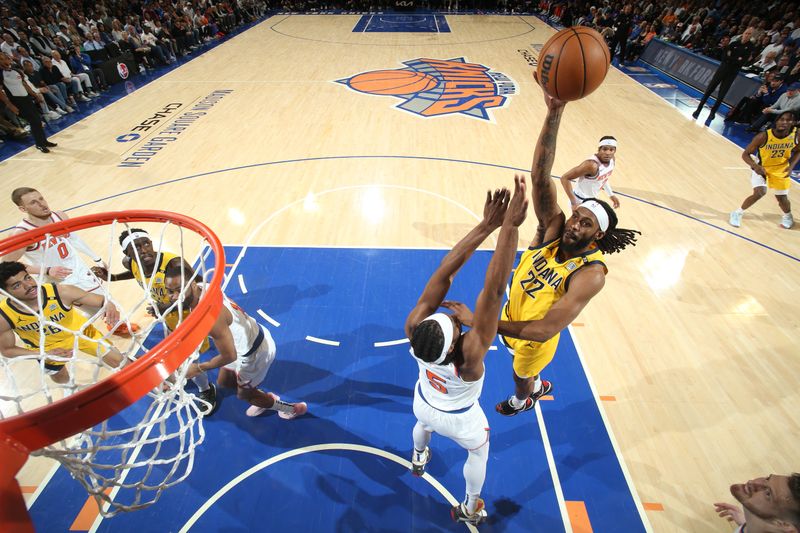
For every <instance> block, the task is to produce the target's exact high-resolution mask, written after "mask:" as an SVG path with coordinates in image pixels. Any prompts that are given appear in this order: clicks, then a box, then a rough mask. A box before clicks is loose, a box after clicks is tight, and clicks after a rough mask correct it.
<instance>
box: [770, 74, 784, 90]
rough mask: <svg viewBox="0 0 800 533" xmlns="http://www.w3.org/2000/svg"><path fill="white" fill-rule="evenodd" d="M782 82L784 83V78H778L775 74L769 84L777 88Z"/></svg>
mask: <svg viewBox="0 0 800 533" xmlns="http://www.w3.org/2000/svg"><path fill="white" fill-rule="evenodd" d="M781 83H783V80H782V79H780V78H776V77H774V76H773V78H772V79H771V80H769V85H770V87H772V88H773V89H777V88H778V87H780V86H781Z"/></svg>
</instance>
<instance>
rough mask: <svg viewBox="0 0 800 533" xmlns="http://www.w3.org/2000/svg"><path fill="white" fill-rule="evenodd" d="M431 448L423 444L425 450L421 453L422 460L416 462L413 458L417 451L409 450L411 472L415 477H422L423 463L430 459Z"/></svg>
mask: <svg viewBox="0 0 800 533" xmlns="http://www.w3.org/2000/svg"><path fill="white" fill-rule="evenodd" d="M432 455H433V454H432V453H431V449H430V448H428V447H427V446H425V452H423V454H422V460H421V461H419V462H417V461H415V460H414V457H416V456H417V452H416V451H413V452H411V473H412V474H414V475H415V476H417V477H422V475H423V474H425V465H426V464H428V463H429V462H430V461H431V456H432Z"/></svg>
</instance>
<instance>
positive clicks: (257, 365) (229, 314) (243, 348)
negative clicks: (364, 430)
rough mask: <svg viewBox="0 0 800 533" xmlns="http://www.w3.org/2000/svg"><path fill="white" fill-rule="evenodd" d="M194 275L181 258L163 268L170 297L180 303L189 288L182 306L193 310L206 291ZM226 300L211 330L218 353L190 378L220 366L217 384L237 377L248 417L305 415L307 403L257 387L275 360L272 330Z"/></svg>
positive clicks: (199, 365)
mask: <svg viewBox="0 0 800 533" xmlns="http://www.w3.org/2000/svg"><path fill="white" fill-rule="evenodd" d="M195 278H196V276H195V273H194V270H192V267H190V266H189V265H188V264H186V263H185V262H184V261H183V259H182V258H180V257H175V258H174V259H171V260H170V261H169V263H167V267H166V269H165V270H164V287H165V288H166V291H167V295H168V296H169V298H170V300H171V301H172V302H177V301H178V299H179V298H180V297H181V291H182V290H183V288H184V287H186V288H185V293H184V299H183V309H184V311H187V310H188V312H190V313H191V311H192V309H194V307H195V306H196V305H197V302H199V301H200V296H201V295H202V292H203V287H202V286H201V285H200V284H199V283H197V281H196V279H195ZM223 303H224V306H223V308H222V311H220V313H219V316H218V317H217V321H216V323H215V324H214V326H213V327H212V328H211V331H210V332H209V337H211V338H212V339H213V340H214V345H215V346H216V347H217V350H218V351H219V355H216V356H214V357H212V358H211V359H210V360H208V361H203V362H202V363H195V364H193V365H192V366H191V367H190V368H189V370H188V372H187V373H186V377H187V379H191V378H194V377H195V376H196V375H198V374H201V373H205V372H207V371H208V370H211V369H212V368H219V376H218V379H217V383H218V384H219V385H221V386H223V387H224V386H228V385H229V384H231V382H232V379H231V378H234V377H235V383H236V385H235V386H236V389H237V391H236V395H237V396H238V397H239V398H241V399H242V400H245V401H247V402H249V403H250V407H249V408H248V409H247V416H258V415H260V414H262V413H263V412H265V411H268V410H272V411H277V412H278V416H279V417H281V418H284V419H291V418H295V417H297V416H300V415H304V414H305V413H306V412H307V411H308V406H307V405H306V404H305V403H304V402H298V403H288V402H284V401H281V399H280V396H278V395H276V394H273V393H271V392H264V391H262V390H260V389H258V388H257V387H258V386H259V385H260V384H261V382H262V381H264V378H265V377H266V376H267V371H268V370H269V367H270V365H272V362H273V361H274V360H275V351H276V348H275V341H273V340H272V336H271V335H270V334H269V331H267V330H266V329H265V328H263V327H261V326H259V325H258V323H257V322H256V321H255V319H253V318H252V317H251V316H249V315H248V314H247V313H245V312H244V311H243V310H242V309H241V308H240V307H239V306H238V305H236V304H235V303H234V302H233V301H231V300H229V299H228V298H227V297H224V298H223Z"/></svg>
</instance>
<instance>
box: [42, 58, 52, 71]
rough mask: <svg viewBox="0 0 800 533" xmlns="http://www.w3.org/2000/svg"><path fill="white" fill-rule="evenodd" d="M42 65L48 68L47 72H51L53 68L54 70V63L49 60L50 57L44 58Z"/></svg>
mask: <svg viewBox="0 0 800 533" xmlns="http://www.w3.org/2000/svg"><path fill="white" fill-rule="evenodd" d="M42 65H43V66H44V68H46V69H47V70H50V69H51V68H53V62H52V61H51V60H50V58H49V57H43V58H42Z"/></svg>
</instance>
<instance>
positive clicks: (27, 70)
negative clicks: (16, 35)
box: [22, 61, 33, 75]
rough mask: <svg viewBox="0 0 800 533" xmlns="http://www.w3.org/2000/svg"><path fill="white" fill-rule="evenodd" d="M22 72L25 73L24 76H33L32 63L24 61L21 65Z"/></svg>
mask: <svg viewBox="0 0 800 533" xmlns="http://www.w3.org/2000/svg"><path fill="white" fill-rule="evenodd" d="M22 70H24V71H25V74H28V75H31V74H33V63H31V62H30V61H26V62H25V63H23V64H22Z"/></svg>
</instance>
